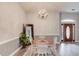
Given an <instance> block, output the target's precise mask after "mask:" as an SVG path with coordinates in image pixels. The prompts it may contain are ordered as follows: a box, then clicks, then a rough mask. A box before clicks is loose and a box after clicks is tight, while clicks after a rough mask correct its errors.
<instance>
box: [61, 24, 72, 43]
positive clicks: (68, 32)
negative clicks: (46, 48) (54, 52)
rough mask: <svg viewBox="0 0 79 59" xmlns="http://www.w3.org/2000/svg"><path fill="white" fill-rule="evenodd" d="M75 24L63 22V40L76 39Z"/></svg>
mask: <svg viewBox="0 0 79 59" xmlns="http://www.w3.org/2000/svg"><path fill="white" fill-rule="evenodd" d="M73 27H74V26H73V24H63V41H64V42H68V41H73V40H74V37H73V36H74V28H73Z"/></svg>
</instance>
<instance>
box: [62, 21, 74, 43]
mask: <svg viewBox="0 0 79 59" xmlns="http://www.w3.org/2000/svg"><path fill="white" fill-rule="evenodd" d="M64 24H65V23H64ZM64 24H61V37H62V38H61V42H64V32H63V31H64V29H63V28H64ZM72 25H73V27H72V28H73V35H72V36H73V40H72V41H73V42H75V24H72ZM62 27H63V28H62Z"/></svg>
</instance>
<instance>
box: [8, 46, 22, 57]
mask: <svg viewBox="0 0 79 59" xmlns="http://www.w3.org/2000/svg"><path fill="white" fill-rule="evenodd" d="M21 48H22V46H21V47H19V48H18V49H16V50H15V51H14V52H13V53H11V54H10V55H9V56H13V55H15V53H16V52H18V51H19V50H20V49H21Z"/></svg>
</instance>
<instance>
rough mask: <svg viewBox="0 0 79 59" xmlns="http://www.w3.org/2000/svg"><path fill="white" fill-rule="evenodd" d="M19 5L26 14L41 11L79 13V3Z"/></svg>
mask: <svg viewBox="0 0 79 59" xmlns="http://www.w3.org/2000/svg"><path fill="white" fill-rule="evenodd" d="M19 4H20V6H21V7H22V8H23V9H24V10H25V11H26V12H31V11H38V10H40V9H46V10H47V11H56V12H59V11H62V12H79V2H22V3H19ZM72 9H75V11H72Z"/></svg>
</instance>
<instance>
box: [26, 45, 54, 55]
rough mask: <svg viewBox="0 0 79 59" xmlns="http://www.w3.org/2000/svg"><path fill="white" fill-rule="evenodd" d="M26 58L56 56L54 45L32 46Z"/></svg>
mask: <svg viewBox="0 0 79 59" xmlns="http://www.w3.org/2000/svg"><path fill="white" fill-rule="evenodd" d="M25 55H26V56H55V51H54V48H53V46H52V45H32V46H30V47H29V49H28V51H27V52H26V54H25Z"/></svg>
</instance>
